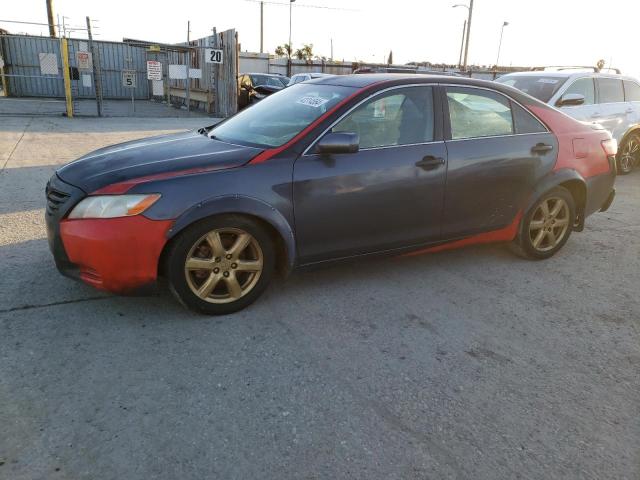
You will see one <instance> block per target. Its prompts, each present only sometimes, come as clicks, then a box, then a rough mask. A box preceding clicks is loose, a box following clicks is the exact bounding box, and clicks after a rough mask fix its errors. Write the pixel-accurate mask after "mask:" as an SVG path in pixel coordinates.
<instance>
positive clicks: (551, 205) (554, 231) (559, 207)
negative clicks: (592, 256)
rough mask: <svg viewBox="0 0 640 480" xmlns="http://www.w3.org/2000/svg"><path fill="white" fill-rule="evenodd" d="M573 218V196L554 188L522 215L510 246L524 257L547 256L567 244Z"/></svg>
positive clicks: (536, 257)
mask: <svg viewBox="0 0 640 480" xmlns="http://www.w3.org/2000/svg"><path fill="white" fill-rule="evenodd" d="M575 218H576V207H575V202H574V200H573V196H572V195H571V193H569V191H568V190H567V189H566V188H563V187H556V188H554V189H552V190H550V191H549V192H547V193H545V194H544V195H543V196H542V197H540V199H538V201H537V202H536V203H535V204H534V205H533V207H531V209H530V210H529V211H528V212H527V213H526V214H525V216H524V217H523V218H522V221H521V222H520V227H519V229H518V234H517V236H516V238H515V240H514V241H513V245H512V247H513V249H514V250H515V252H516V253H517V254H519V255H521V256H523V257H525V258H530V259H534V260H542V259H545V258H549V257H551V256H553V255H554V254H555V253H556V252H557V251H558V250H560V249H561V248H562V247H563V246H564V244H565V243H567V240H568V239H569V236H570V235H571V231H572V229H573V223H574V220H575Z"/></svg>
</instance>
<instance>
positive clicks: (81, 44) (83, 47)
mask: <svg viewBox="0 0 640 480" xmlns="http://www.w3.org/2000/svg"><path fill="white" fill-rule="evenodd" d="M78 51H80V52H88V51H89V46H88V45H87V42H78Z"/></svg>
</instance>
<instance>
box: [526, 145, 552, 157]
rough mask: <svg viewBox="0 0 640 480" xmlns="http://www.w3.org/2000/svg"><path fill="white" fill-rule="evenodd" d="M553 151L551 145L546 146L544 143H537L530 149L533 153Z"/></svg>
mask: <svg viewBox="0 0 640 480" xmlns="http://www.w3.org/2000/svg"><path fill="white" fill-rule="evenodd" d="M551 150H553V145H547V144H546V143H538V144H536V145H535V146H533V147H531V151H532V152H533V153H540V154H542V153H547V152H550V151H551Z"/></svg>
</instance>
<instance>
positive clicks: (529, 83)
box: [496, 75, 567, 103]
mask: <svg viewBox="0 0 640 480" xmlns="http://www.w3.org/2000/svg"><path fill="white" fill-rule="evenodd" d="M566 81H567V78H565V77H553V76H548V75H526V76H525V75H522V76H520V75H518V76H515V75H514V76H510V75H505V76H504V77H500V78H498V79H497V80H496V82H498V83H503V84H505V85H509V86H511V87H515V88H517V89H518V90H521V91H523V92H524V93H528V94H529V95H531V96H532V97H535V98H537V99H538V100H540V101H542V102H545V103H547V102H548V101H549V100H551V97H553V95H554V94H555V93H556V92H557V91H558V89H559V88H560V87H561V86H562V85H563V84H564V83H565V82H566Z"/></svg>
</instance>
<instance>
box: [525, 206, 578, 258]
mask: <svg viewBox="0 0 640 480" xmlns="http://www.w3.org/2000/svg"><path fill="white" fill-rule="evenodd" d="M569 212H570V210H569V205H567V202H566V201H565V200H564V199H562V198H560V197H551V198H547V199H545V200H544V201H543V202H542V203H541V204H540V205H538V208H536V210H535V212H533V216H532V217H531V222H529V238H530V239H531V244H532V245H533V248H535V249H536V250H538V251H540V252H548V251H549V250H553V248H555V247H556V246H557V245H558V244H559V243H560V242H561V241H562V239H564V237H565V235H566V234H567V230H568V229H569V227H570V218H569Z"/></svg>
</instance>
